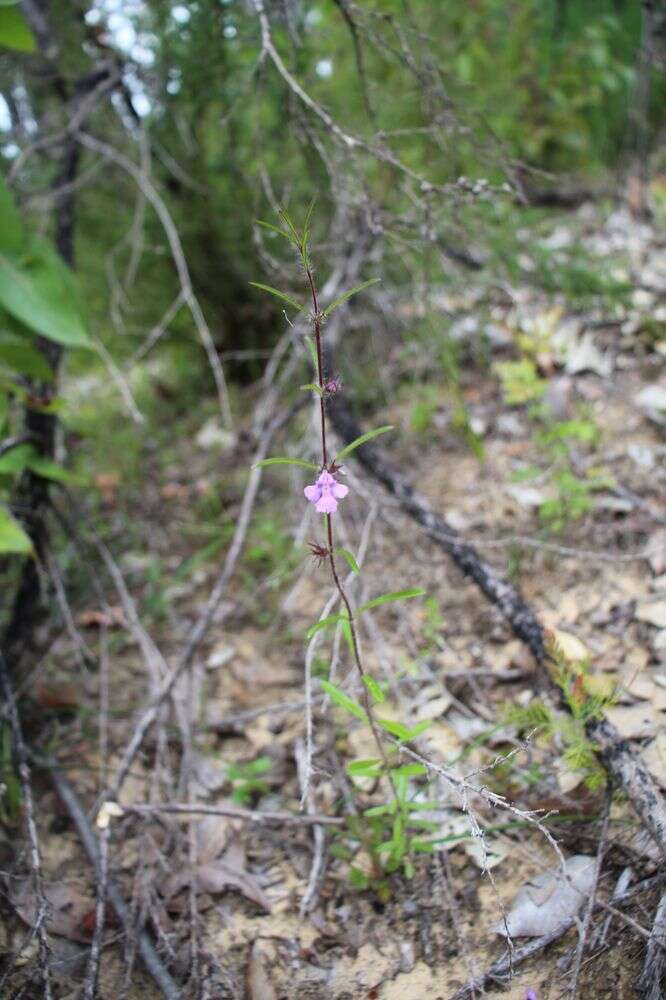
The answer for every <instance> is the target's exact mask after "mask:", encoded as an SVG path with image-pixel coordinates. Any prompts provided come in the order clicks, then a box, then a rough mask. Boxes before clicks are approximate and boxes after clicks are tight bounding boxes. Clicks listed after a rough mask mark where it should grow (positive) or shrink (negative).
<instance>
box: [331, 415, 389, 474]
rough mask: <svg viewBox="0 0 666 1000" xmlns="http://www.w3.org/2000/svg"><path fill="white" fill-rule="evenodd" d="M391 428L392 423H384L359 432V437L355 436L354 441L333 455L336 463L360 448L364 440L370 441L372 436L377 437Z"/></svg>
mask: <svg viewBox="0 0 666 1000" xmlns="http://www.w3.org/2000/svg"><path fill="white" fill-rule="evenodd" d="M392 430H393V424H386V425H385V426H384V427H377V428H376V430H374V431H368V432H367V433H366V434H361V436H360V437H357V438H356V440H355V441H352V442H351V444H348V445H347V446H346V448H343V449H342V451H341V452H339V453H338V454H337V455H336V456H335V461H336V463H337V464H338V465H339V464H340V462H341V461H342V459H343V458H346V457H347V455H350V454H351V453H352V451H356V449H357V448H360V447H361V445H362V444H365V442H366V441H371V440H372V438H376V437H379V435H380V434H386V432H387V431H392Z"/></svg>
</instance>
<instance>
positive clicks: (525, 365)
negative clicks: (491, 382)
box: [494, 358, 546, 406]
mask: <svg viewBox="0 0 666 1000" xmlns="http://www.w3.org/2000/svg"><path fill="white" fill-rule="evenodd" d="M494 367H495V371H496V372H497V374H498V375H499V378H500V382H501V384H502V395H503V397H504V402H505V403H506V404H507V405H508V406H522V405H523V404H524V403H532V402H534V400H537V399H541V397H542V396H543V394H544V392H545V391H546V380H545V379H543V378H541V376H540V375H539V373H538V372H537V369H536V365H535V364H534V362H533V361H530V360H529V359H528V358H522V359H521V360H520V361H498V362H497V363H496V364H495V366H494Z"/></svg>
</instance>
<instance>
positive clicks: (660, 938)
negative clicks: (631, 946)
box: [638, 892, 666, 1000]
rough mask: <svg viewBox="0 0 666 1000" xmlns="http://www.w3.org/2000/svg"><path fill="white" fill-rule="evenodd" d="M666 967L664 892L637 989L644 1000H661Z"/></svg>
mask: <svg viewBox="0 0 666 1000" xmlns="http://www.w3.org/2000/svg"><path fill="white" fill-rule="evenodd" d="M665 966H666V892H665V893H662V896H661V899H660V900H659V906H658V907H657V913H656V916H655V918H654V924H653V925H652V933H651V934H650V940H649V941H648V946H647V952H646V955H645V964H644V965H643V971H642V972H641V978H640V979H639V980H638V989H639V991H640V993H641V994H642V995H643V996H644V997H645V1000H663V993H662V991H661V981H662V977H663V974H664V967H665Z"/></svg>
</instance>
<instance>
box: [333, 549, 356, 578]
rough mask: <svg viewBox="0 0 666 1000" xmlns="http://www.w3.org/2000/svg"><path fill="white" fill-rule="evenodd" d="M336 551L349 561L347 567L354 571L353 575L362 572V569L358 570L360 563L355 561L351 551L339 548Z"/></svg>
mask: <svg viewBox="0 0 666 1000" xmlns="http://www.w3.org/2000/svg"><path fill="white" fill-rule="evenodd" d="M335 551H336V552H339V553H340V555H341V556H342V558H343V559H345V560H346V561H347V565H348V566H349V568H350V570H351V571H352V573H360V572H361V571H360V569H359V568H358V563H357V562H356V560H355V559H354V557H353V555H352V554H351V552H350V551H349V549H343V548H338V549H336V550H335Z"/></svg>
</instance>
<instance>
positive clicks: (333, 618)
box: [305, 615, 343, 641]
mask: <svg viewBox="0 0 666 1000" xmlns="http://www.w3.org/2000/svg"><path fill="white" fill-rule="evenodd" d="M342 617H343V616H342V615H329V616H328V618H322V619H321V620H320V621H318V622H315V623H314V625H311V626H310V628H309V629H308V630H307V632H306V633H305V638H306V639H307V640H308V641H309V640H310V639H311V638H312V636H313V635H316V634H317V632H321V630H322V629H323V628H328V626H329V625H334V624H335V623H336V622H339V621H340V619H341V618H342Z"/></svg>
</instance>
